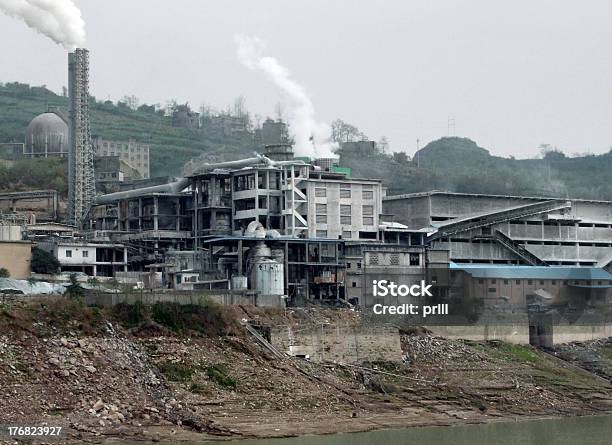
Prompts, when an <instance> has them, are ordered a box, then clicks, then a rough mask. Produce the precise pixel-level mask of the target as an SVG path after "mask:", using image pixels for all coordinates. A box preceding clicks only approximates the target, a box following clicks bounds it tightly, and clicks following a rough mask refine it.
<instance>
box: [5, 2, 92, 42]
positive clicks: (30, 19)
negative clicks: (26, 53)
mask: <svg viewBox="0 0 612 445" xmlns="http://www.w3.org/2000/svg"><path fill="white" fill-rule="evenodd" d="M0 11H2V12H4V13H5V14H7V15H9V16H11V17H14V18H18V19H21V20H23V21H24V22H25V23H26V25H28V26H29V27H30V28H32V29H34V30H36V31H38V32H39V33H41V34H44V35H46V36H47V37H50V38H51V39H52V40H53V41H54V42H55V43H59V44H60V45H62V46H63V47H64V48H66V49H67V50H69V51H72V50H74V49H75V48H76V47H82V46H85V22H84V21H83V18H82V17H81V11H80V10H79V8H77V7H76V5H75V4H74V3H73V2H72V0H0Z"/></svg>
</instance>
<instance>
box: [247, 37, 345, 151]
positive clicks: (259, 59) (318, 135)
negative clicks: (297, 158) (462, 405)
mask: <svg viewBox="0 0 612 445" xmlns="http://www.w3.org/2000/svg"><path fill="white" fill-rule="evenodd" d="M235 40H236V45H237V48H238V59H239V60H240V62H241V63H242V64H244V65H245V66H246V67H247V68H249V69H252V70H256V69H258V70H261V71H263V72H264V73H265V74H266V75H267V76H268V78H269V79H270V80H271V81H272V82H274V84H275V85H276V86H277V87H278V88H279V89H280V90H281V91H282V92H283V93H284V94H285V95H286V97H287V100H288V104H287V107H288V109H287V113H288V119H289V124H290V128H291V132H292V133H293V136H294V137H295V152H296V154H297V155H302V156H305V155H308V156H313V157H333V156H334V154H333V150H334V149H335V148H337V147H336V144H335V143H333V142H331V140H330V138H331V128H330V126H329V125H327V124H326V123H323V122H317V121H316V120H315V111H314V105H313V104H312V101H311V100H310V97H309V96H308V94H307V93H306V90H305V89H304V87H303V86H302V85H300V84H299V83H297V82H296V81H295V80H293V79H291V77H290V76H289V70H288V69H287V68H285V67H284V66H283V65H281V64H280V63H279V62H278V60H276V59H275V58H274V57H269V56H263V55H262V53H263V49H264V44H263V42H262V41H261V40H260V39H259V38H257V37H250V36H243V35H239V36H236V37H235Z"/></svg>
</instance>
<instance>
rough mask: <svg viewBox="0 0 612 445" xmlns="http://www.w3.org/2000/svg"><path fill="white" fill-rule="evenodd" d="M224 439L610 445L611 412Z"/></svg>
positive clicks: (272, 443)
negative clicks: (259, 438) (455, 424)
mask: <svg viewBox="0 0 612 445" xmlns="http://www.w3.org/2000/svg"><path fill="white" fill-rule="evenodd" d="M210 443H215V442H201V444H210ZM216 443H217V445H218V444H219V442H216ZM226 443H228V444H231V445H372V444H384V445H409V444H415V445H445V444H452V445H480V444H486V445H610V444H612V416H601V417H574V418H563V419H550V420H534V421H526V422H523V421H521V422H511V423H492V424H485V425H466V426H453V427H425V428H406V429H398V430H381V431H372V432H367V433H349V434H335V435H326V436H302V437H294V438H287V439H264V440H235V441H234V440H233V441H231V442H226ZM194 445H195V444H194Z"/></svg>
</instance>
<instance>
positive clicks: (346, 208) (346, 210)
mask: <svg viewBox="0 0 612 445" xmlns="http://www.w3.org/2000/svg"><path fill="white" fill-rule="evenodd" d="M340 215H345V216H351V206H350V205H341V206H340Z"/></svg>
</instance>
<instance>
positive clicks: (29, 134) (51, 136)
mask: <svg viewBox="0 0 612 445" xmlns="http://www.w3.org/2000/svg"><path fill="white" fill-rule="evenodd" d="M68 135H69V133H68V124H66V122H64V120H63V119H62V118H61V117H59V116H58V115H57V114H55V113H50V112H47V113H43V114H39V115H38V116H36V117H35V118H34V119H32V121H31V122H30V124H29V125H28V128H27V129H26V136H25V155H26V156H36V157H38V156H41V157H47V156H68V137H69V136H68Z"/></svg>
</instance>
